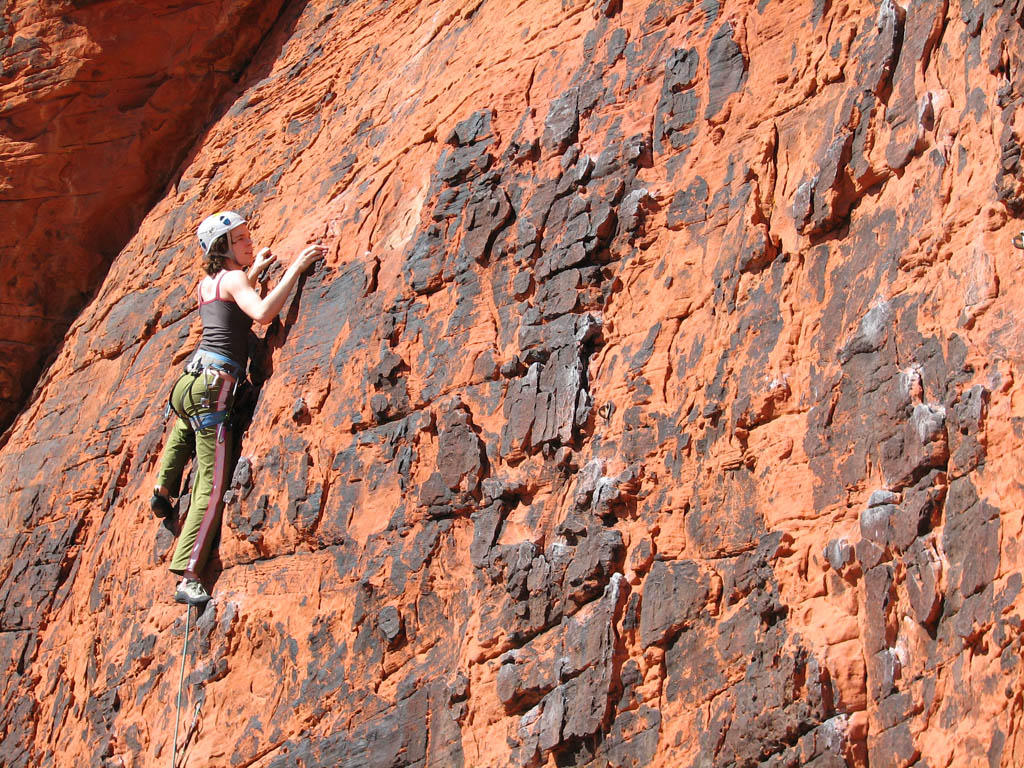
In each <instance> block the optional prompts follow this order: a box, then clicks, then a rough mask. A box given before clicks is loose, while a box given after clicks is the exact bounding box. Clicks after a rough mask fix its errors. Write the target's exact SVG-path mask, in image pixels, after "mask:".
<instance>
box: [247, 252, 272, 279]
mask: <svg viewBox="0 0 1024 768" xmlns="http://www.w3.org/2000/svg"><path fill="white" fill-rule="evenodd" d="M276 260H277V256H275V255H274V254H273V253H272V252H271V250H270V249H269V248H260V250H259V252H258V253H257V254H256V258H255V259H253V263H252V266H253V268H254V269H255V270H256V274H257V275H259V274H262V273H263V272H264V271H266V269H267V268H268V267H269V266H270V265H271V264H273V263H274V262H275V261H276Z"/></svg>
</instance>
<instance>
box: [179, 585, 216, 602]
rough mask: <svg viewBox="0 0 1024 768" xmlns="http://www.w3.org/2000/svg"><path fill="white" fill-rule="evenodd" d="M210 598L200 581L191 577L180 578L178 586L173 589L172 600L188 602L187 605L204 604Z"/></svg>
mask: <svg viewBox="0 0 1024 768" xmlns="http://www.w3.org/2000/svg"><path fill="white" fill-rule="evenodd" d="M209 600H210V593H209V592H207V591H206V587H204V586H203V584H202V582H200V581H195V580H193V579H182V580H181V583H180V584H179V585H178V588H177V589H176V590H174V601H175V602H176V603H188V604H189V605H205V604H206V603H207V602H209Z"/></svg>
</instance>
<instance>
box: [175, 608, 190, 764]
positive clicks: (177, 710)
mask: <svg viewBox="0 0 1024 768" xmlns="http://www.w3.org/2000/svg"><path fill="white" fill-rule="evenodd" d="M191 618H192V606H191V605H186V606H185V644H184V645H183V646H182V648H181V672H180V673H179V675H178V700H177V703H176V704H175V708H174V742H173V746H172V747H171V768H175V765H176V763H177V759H178V718H179V716H180V715H181V689H182V685H183V684H184V682H185V657H186V656H187V655H188V629H189V623H190V619H191ZM194 719H195V718H193V720H194Z"/></svg>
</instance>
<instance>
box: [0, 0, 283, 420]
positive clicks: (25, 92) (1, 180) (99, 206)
mask: <svg viewBox="0 0 1024 768" xmlns="http://www.w3.org/2000/svg"><path fill="white" fill-rule="evenodd" d="M282 5H283V2H282V0H271V2H257V1H255V0H205V1H204V2H188V3H168V2H157V1H156V0H150V1H149V2H145V1H142V2H140V1H139V0H107V1H106V2H74V0H45V1H40V0H8V1H7V2H5V3H3V4H2V5H0V253H2V254H3V260H2V261H0V432H3V431H4V429H5V428H6V427H7V426H8V425H9V424H10V422H11V421H12V420H13V418H14V416H15V415H16V414H17V412H18V411H19V410H20V409H21V407H22V406H23V405H24V404H25V400H26V399H27V398H28V396H29V393H30V392H31V391H32V387H33V385H34V384H35V380H36V378H37V377H38V376H39V373H40V370H41V368H42V367H43V364H44V361H45V360H46V358H47V357H48V356H49V355H50V354H51V352H52V351H53V350H54V348H55V347H56V346H57V345H59V343H60V341H61V339H62V338H63V337H64V333H65V331H67V329H68V326H70V325H71V323H72V321H73V320H74V319H75V317H76V316H77V315H78V313H79V312H80V311H81V309H82V307H83V306H84V305H85V303H86V302H87V301H88V300H89V298H90V297H91V296H92V294H93V292H94V291H95V290H96V288H97V287H98V286H99V285H100V282H101V281H102V279H103V277H104V275H105V274H106V272H107V269H108V268H109V266H110V263H111V261H112V260H113V259H114V257H115V256H116V255H117V253H118V251H120V250H121V249H122V248H123V247H124V245H125V243H126V242H127V241H128V239H129V238H130V237H131V236H132V234H133V233H134V232H135V231H136V229H137V228H138V226H139V223H140V222H141V221H142V218H143V217H144V216H145V214H146V213H147V212H148V211H149V209H150V208H151V207H152V206H153V204H154V203H155V202H156V201H157V200H158V199H159V197H160V196H161V195H162V194H163V193H164V192H165V189H166V184H167V181H168V180H169V177H170V176H171V174H172V173H173V172H174V171H175V170H176V169H177V168H178V166H179V165H180V163H181V161H182V160H183V159H184V157H185V155H186V154H187V152H188V150H189V149H190V148H191V146H192V143H193V141H194V140H195V139H196V137H197V136H198V135H199V134H200V133H201V132H202V130H203V129H204V128H205V127H206V125H207V124H208V122H209V121H210V120H211V119H212V118H213V117H215V116H216V114H218V113H219V111H220V107H219V102H220V99H221V97H222V96H223V95H224V94H225V92H226V91H228V90H230V89H231V88H233V87H234V86H235V83H236V82H237V81H238V80H239V78H241V77H242V76H243V75H247V76H248V77H253V76H257V75H256V72H257V70H258V69H259V66H260V65H259V64H256V66H255V67H253V68H248V67H249V62H250V59H251V57H252V55H253V52H254V51H255V50H256V48H257V46H258V45H259V44H260V42H261V41H262V39H263V37H264V35H266V33H267V32H268V31H270V30H272V29H275V22H277V25H278V27H282V26H283V25H284V22H286V19H283V18H282V19H278V13H279V11H280V9H281V7H282ZM283 31H284V30H283V29H282V30H280V31H279V32H278V36H280V33H281V32H283ZM273 42H274V41H273V40H270V41H268V45H272V44H273ZM264 61H265V62H266V63H269V61H272V56H271V57H270V58H269V60H268V59H266V58H265V59H264ZM247 68H248V69H247ZM154 277H155V276H154Z"/></svg>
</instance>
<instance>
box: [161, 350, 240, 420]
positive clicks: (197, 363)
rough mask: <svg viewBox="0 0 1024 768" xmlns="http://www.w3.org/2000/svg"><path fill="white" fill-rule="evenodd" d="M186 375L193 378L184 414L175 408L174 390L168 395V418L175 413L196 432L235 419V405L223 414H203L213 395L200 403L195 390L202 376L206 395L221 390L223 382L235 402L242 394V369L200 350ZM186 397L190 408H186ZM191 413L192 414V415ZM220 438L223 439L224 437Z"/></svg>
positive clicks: (193, 358)
mask: <svg viewBox="0 0 1024 768" xmlns="http://www.w3.org/2000/svg"><path fill="white" fill-rule="evenodd" d="M184 372H185V373H187V374H189V375H190V376H192V377H193V378H192V381H190V382H189V384H188V390H187V392H186V393H185V394H184V396H183V397H182V411H180V412H179V411H178V410H177V409H176V408H175V407H174V402H173V400H174V388H173V387H172V388H171V392H170V394H169V395H168V396H167V408H166V409H165V411H164V416H165V418H169V417H170V415H171V414H172V413H173V414H174V415H175V416H177V417H178V418H180V419H182V420H183V421H187V422H188V425H189V426H190V427H192V430H193V431H194V432H199V431H200V430H203V429H206V428H208V427H217V426H220V425H221V424H223V423H224V422H225V421H227V420H228V418H230V416H231V405H229V406H228V407H226V408H223V409H222V410H219V411H209V412H207V413H200V410H204V409H207V408H209V407H210V400H209V394H206V395H204V396H203V397H202V398H200V399H199V402H198V403H197V402H196V399H195V397H194V396H193V394H192V387H194V386H195V383H196V382H197V381H199V377H203V380H204V382H205V383H206V392H207V393H209V392H212V391H217V389H218V387H219V386H220V384H221V380H222V379H223V380H224V382H225V384H226V385H229V386H230V387H231V401H232V402H233V401H234V398H235V394H236V393H237V391H238V383H239V381H240V380H241V375H240V374H241V367H240V366H239V365H238V364H237V363H235V362H234V361H233V360H230V359H229V358H227V357H224V356H223V355H219V354H217V353H216V352H210V351H209V350H206V349H200V350H197V351H196V353H195V354H194V355H192V357H191V358H190V359H189V361H188V363H187V364H186V365H185V371H184ZM211 377H212V378H211ZM186 398H187V399H188V403H189V406H190V408H189V407H186V406H185V400H186ZM190 410H191V411H192V413H189V411H190ZM219 439H223V435H221V436H220V437H219Z"/></svg>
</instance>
